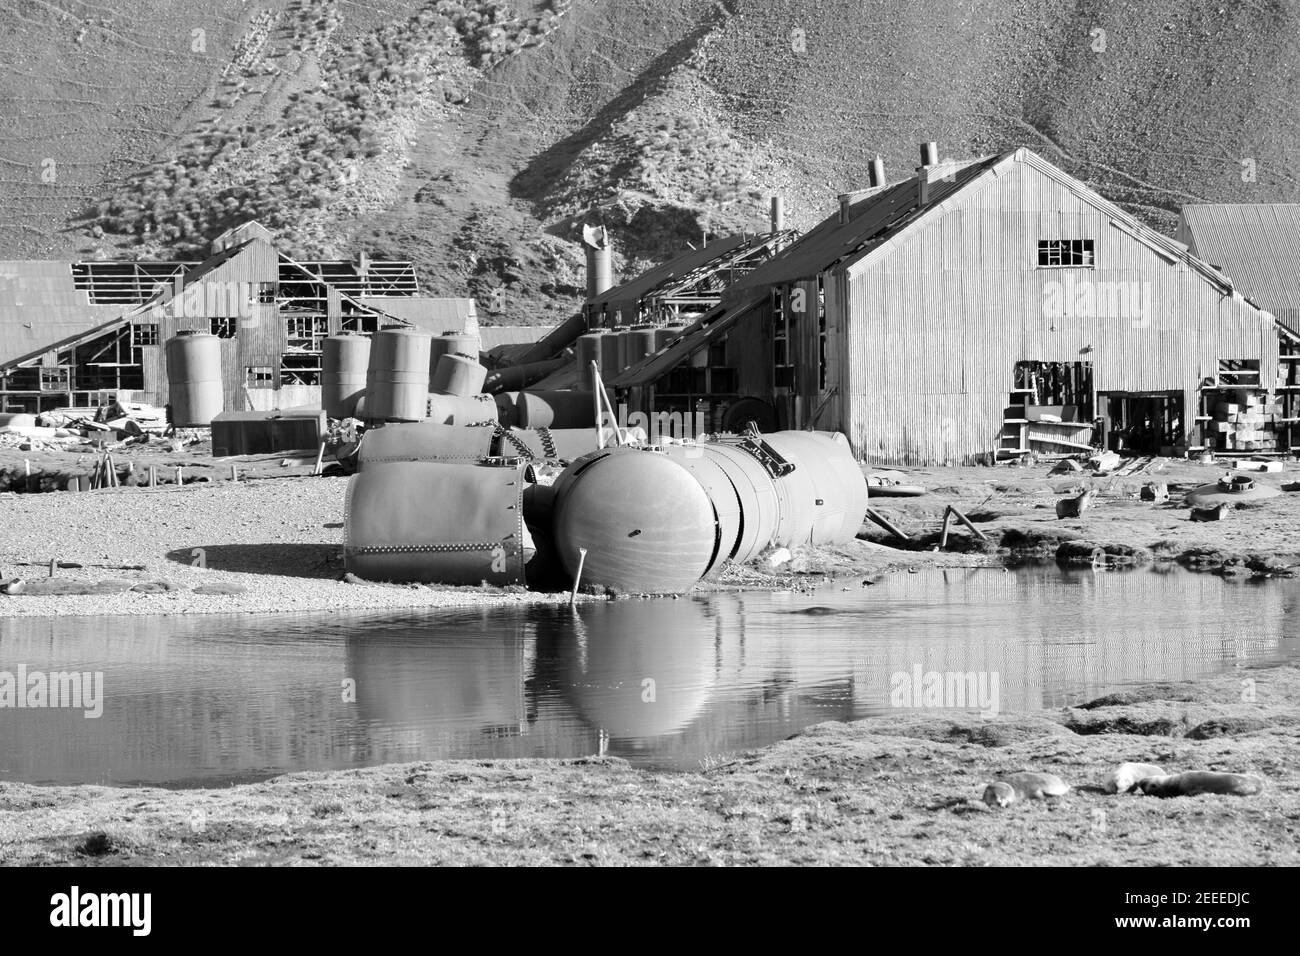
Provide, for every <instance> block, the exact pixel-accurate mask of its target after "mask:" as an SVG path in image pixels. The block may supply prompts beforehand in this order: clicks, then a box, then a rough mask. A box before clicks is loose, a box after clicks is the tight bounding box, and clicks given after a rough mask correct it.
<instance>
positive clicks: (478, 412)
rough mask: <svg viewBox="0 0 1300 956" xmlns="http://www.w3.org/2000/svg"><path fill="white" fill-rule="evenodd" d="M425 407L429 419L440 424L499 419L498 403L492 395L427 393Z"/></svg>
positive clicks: (473, 422) (477, 422)
mask: <svg viewBox="0 0 1300 956" xmlns="http://www.w3.org/2000/svg"><path fill="white" fill-rule="evenodd" d="M425 408H426V416H427V417H428V419H429V421H432V422H436V423H438V424H440V425H477V424H480V423H481V422H495V421H496V420H497V403H496V399H494V398H493V397H492V396H491V395H426V396H425ZM422 417H423V416H422Z"/></svg>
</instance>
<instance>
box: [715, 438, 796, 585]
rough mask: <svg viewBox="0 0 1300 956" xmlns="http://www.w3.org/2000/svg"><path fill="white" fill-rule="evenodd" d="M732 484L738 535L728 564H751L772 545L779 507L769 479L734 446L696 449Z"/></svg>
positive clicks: (755, 462)
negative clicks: (737, 518) (734, 494)
mask: <svg viewBox="0 0 1300 956" xmlns="http://www.w3.org/2000/svg"><path fill="white" fill-rule="evenodd" d="M697 447H698V448H699V449H700V450H701V451H703V453H704V454H705V455H706V456H708V457H709V458H710V459H711V460H712V461H713V462H714V463H715V464H716V465H717V466H718V467H719V468H721V469H722V471H723V472H724V473H725V474H726V475H727V478H728V479H730V481H731V486H732V488H733V489H734V491H735V493H736V498H737V500H738V501H739V503H740V516H741V517H740V532H739V534H738V535H737V538H736V547H735V551H734V553H733V554H732V555H731V560H733V561H735V562H736V563H737V564H743V563H744V562H746V561H751V560H753V559H754V558H756V557H758V555H759V554H760V553H761V552H762V551H763V549H764V548H766V547H767V546H768V545H769V544H771V543H772V536H773V535H774V534H775V533H776V523H777V517H778V515H779V513H780V505H779V503H778V501H777V494H776V484H775V483H774V482H773V480H772V475H771V474H770V473H769V472H768V471H767V469H766V468H764V467H763V465H762V463H760V462H759V461H758V459H757V458H755V457H754V456H753V455H751V454H749V453H748V452H746V451H744V450H743V449H741V448H740V447H738V446H737V445H734V444H723V443H712V442H710V443H708V444H703V445H699V446H697Z"/></svg>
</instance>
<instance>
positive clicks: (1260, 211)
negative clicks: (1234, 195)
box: [1178, 203, 1300, 334]
mask: <svg viewBox="0 0 1300 956" xmlns="http://www.w3.org/2000/svg"><path fill="white" fill-rule="evenodd" d="M1178 238H1179V239H1181V240H1183V242H1186V243H1187V244H1188V246H1189V247H1190V248H1191V251H1192V252H1193V253H1195V254H1196V255H1197V256H1199V257H1200V258H1202V259H1204V260H1206V261H1207V262H1212V263H1214V264H1215V265H1216V266H1218V267H1219V268H1221V269H1222V270H1223V271H1224V272H1226V273H1227V274H1228V275H1230V276H1232V281H1233V282H1234V283H1235V284H1236V286H1237V288H1238V289H1239V290H1240V291H1241V293H1242V294H1243V295H1245V296H1247V297H1248V298H1250V299H1251V300H1253V301H1255V302H1258V303H1259V304H1260V305H1261V306H1262V307H1264V308H1265V309H1268V310H1269V311H1270V312H1272V313H1273V314H1274V315H1275V316H1277V318H1278V321H1280V322H1281V323H1282V324H1283V325H1285V326H1286V327H1287V328H1288V329H1290V330H1291V331H1292V332H1295V333H1297V334H1300V204H1297V203H1257V204H1256V203H1250V204H1247V203H1196V204H1193V205H1188V206H1184V207H1183V208H1182V216H1181V219H1180V221H1179V224H1178Z"/></svg>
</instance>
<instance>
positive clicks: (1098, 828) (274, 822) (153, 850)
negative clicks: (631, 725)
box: [0, 667, 1300, 866]
mask: <svg viewBox="0 0 1300 956" xmlns="http://www.w3.org/2000/svg"><path fill="white" fill-rule="evenodd" d="M1245 682H1250V683H1245ZM1247 689H1248V690H1249V691H1250V692H1252V693H1253V696H1254V698H1255V699H1254V701H1252V702H1243V700H1242V698H1243V696H1246V697H1249V696H1251V693H1248V692H1247ZM1298 705H1300V668H1295V667H1283V668H1276V669H1270V670H1254V671H1243V672H1240V673H1238V674H1234V675H1228V676H1223V677H1217V678H1213V679H1208V680H1204V681H1198V682H1195V683H1191V684H1180V685H1157V686H1151V687H1146V688H1141V689H1138V690H1135V691H1132V692H1129V693H1126V694H1123V695H1116V696H1114V697H1112V698H1102V699H1100V700H1099V701H1094V702H1092V703H1090V704H1088V705H1085V706H1084V707H1080V708H1077V709H1067V710H1063V711H1060V712H1055V713H1046V714H1042V715H1032V716H1031V715H1004V716H1002V717H998V718H993V719H988V720H981V719H979V718H969V719H958V720H953V719H950V718H948V717H937V716H928V715H926V714H925V713H924V712H920V711H907V712H904V713H902V714H898V715H891V716H888V717H880V718H871V719H867V720H862V721H858V722H855V723H852V724H839V723H830V724H821V725H818V726H815V727H812V728H809V730H808V731H806V732H805V733H803V734H800V735H798V736H796V737H794V738H792V739H790V740H787V741H783V742H781V743H779V744H776V745H774V746H772V747H768V748H766V749H763V750H760V751H756V752H751V753H745V754H740V755H735V756H733V757H729V758H724V759H720V760H719V761H718V762H717V763H716V765H714V766H712V767H711V768H710V769H707V770H701V771H699V772H693V773H682V774H673V773H659V772H648V771H639V770H634V769H632V768H630V767H629V766H628V765H627V764H626V763H625V762H624V761H622V760H618V759H608V758H606V759H601V758H591V759H586V760H564V761H556V760H510V761H444V762H436V763H419V764H404V765H391V766H384V767H376V768H372V769H367V770H352V771H339V772H332V773H323V774H316V773H303V774H290V775H287V776H283V777H278V778H275V779H273V780H269V781H266V782H264V783H259V784H255V785H247V786H236V787H229V788H224V789H214V790H183V791H168V790H160V789H113V788H106V787H36V786H28V785H25V784H0V859H3V860H5V861H7V862H9V863H11V864H48V865H57V864H66V863H79V864H102V865H122V864H204V863H209V864H222V865H225V864H275V865H342V864H379V865H388V864H438V863H441V864H520V863H531V864H542V865H552V864H555V865H566V864H568V865H591V864H654V863H669V864H688V865H689V864H704V865H718V864H722V865H726V864H781V863H794V864H905V865H1037V864H1070V865H1134V866H1136V865H1140V866H1157V865H1168V866H1186V865H1234V866H1258V865H1296V864H1297V863H1300V849H1298V847H1300V770H1298V769H1297V768H1300V706H1298ZM1130 760H1131V761H1141V762H1152V763H1156V764H1159V765H1161V766H1163V767H1164V768H1165V769H1166V770H1167V771H1169V772H1173V771H1179V770H1190V769H1214V770H1229V771H1236V772H1250V773H1255V774H1258V775H1260V776H1262V777H1263V778H1264V779H1265V780H1266V789H1265V791H1264V792H1263V793H1262V794H1261V795H1258V796H1254V797H1228V796H1199V797H1178V798H1174V799H1157V798H1154V797H1144V796H1138V795H1119V796H1116V795H1108V794H1105V793H1103V792H1101V791H1100V789H1099V787H1097V784H1098V783H1099V782H1100V780H1101V778H1102V777H1103V775H1104V774H1105V773H1106V772H1107V771H1108V770H1110V769H1112V768H1113V767H1114V766H1115V765H1117V764H1118V763H1120V762H1122V761H1130ZM1021 769H1032V770H1042V771H1048V772H1052V773H1055V774H1057V775H1059V776H1060V777H1062V778H1063V779H1064V780H1065V781H1066V782H1067V783H1070V784H1071V785H1072V786H1073V789H1072V790H1071V791H1070V792H1069V793H1068V794H1067V795H1065V796H1064V797H1061V798H1059V799H1054V800H1050V801H1046V802H1035V803H1017V804H1014V805H1012V806H1011V807H1007V808H1005V809H990V808H988V807H986V806H985V805H984V804H983V803H982V802H980V800H979V797H980V795H981V794H982V792H983V789H984V786H985V785H986V784H987V783H988V782H989V781H990V780H992V779H994V778H995V777H996V776H997V775H999V774H1003V773H1009V772H1013V771H1017V770H1021Z"/></svg>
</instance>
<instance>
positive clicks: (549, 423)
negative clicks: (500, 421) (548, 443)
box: [515, 390, 596, 428]
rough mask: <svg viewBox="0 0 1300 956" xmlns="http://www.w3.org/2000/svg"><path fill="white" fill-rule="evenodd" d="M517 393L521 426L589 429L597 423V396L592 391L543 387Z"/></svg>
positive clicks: (516, 401) (516, 402) (516, 400)
mask: <svg viewBox="0 0 1300 956" xmlns="http://www.w3.org/2000/svg"><path fill="white" fill-rule="evenodd" d="M515 394H516V395H517V398H516V399H515V404H516V407H517V408H518V420H519V427H520V428H590V427H593V426H594V425H595V424H596V397H595V394H594V393H592V392H587V391H560V390H554V391H549V390H544V391H536V392H532V391H529V392H517V393H515Z"/></svg>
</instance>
